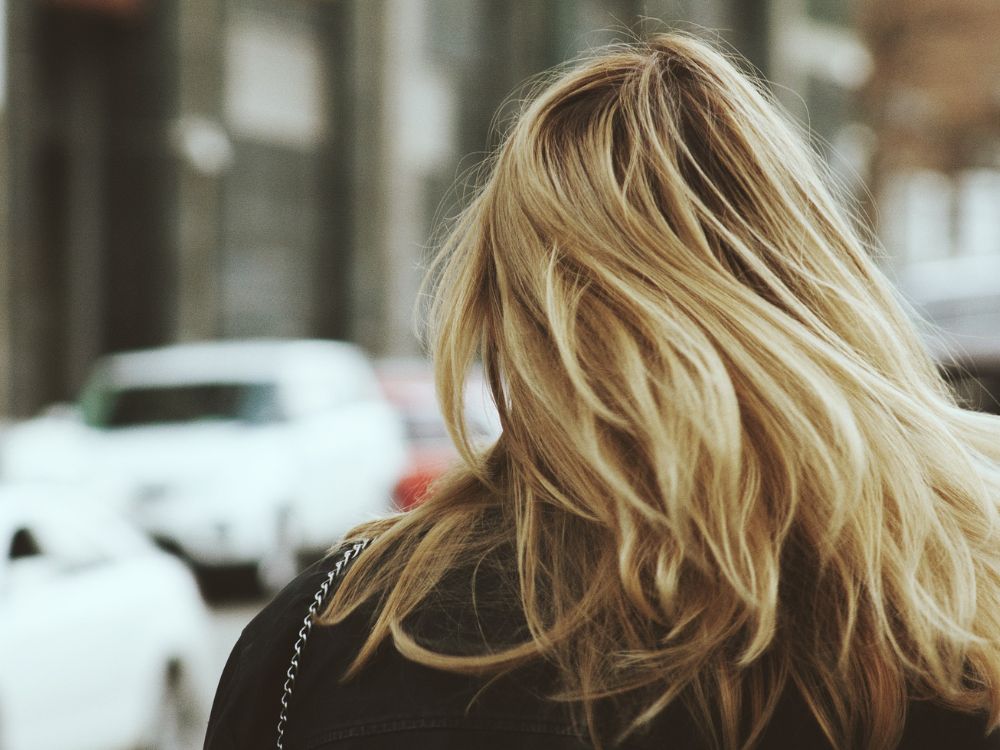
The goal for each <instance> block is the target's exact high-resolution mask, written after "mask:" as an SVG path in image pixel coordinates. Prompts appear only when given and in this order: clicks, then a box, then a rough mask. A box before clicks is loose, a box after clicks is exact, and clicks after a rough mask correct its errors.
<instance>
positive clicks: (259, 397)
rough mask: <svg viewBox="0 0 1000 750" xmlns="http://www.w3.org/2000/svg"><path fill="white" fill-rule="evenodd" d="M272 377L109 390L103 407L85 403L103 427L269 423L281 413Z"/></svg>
mask: <svg viewBox="0 0 1000 750" xmlns="http://www.w3.org/2000/svg"><path fill="white" fill-rule="evenodd" d="M281 411H282V410H281V408H280V404H279V401H278V397H277V386H276V385H275V384H274V383H197V384H187V385H176V386H157V387H145V388H126V389H121V390H109V391H105V393H104V394H103V398H102V403H101V404H100V407H99V408H95V407H94V406H93V405H91V406H90V408H88V409H87V414H88V417H89V419H90V421H91V424H93V425H94V426H98V427H105V428H120V427H136V426H142V425H153V424H167V423H184V422H197V421H213V420H220V421H238V422H244V423H248V424H265V423H270V422H275V421H278V420H280V419H281V416H282V415H281Z"/></svg>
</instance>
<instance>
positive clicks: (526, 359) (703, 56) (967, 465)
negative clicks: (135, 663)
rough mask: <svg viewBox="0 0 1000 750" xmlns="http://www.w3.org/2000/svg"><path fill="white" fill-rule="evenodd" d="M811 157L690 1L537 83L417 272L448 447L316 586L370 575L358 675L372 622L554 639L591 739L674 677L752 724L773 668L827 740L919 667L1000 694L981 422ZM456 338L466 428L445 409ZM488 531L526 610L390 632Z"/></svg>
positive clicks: (958, 687) (734, 729) (987, 466)
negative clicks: (693, 22) (505, 620)
mask: <svg viewBox="0 0 1000 750" xmlns="http://www.w3.org/2000/svg"><path fill="white" fill-rule="evenodd" d="M831 190H832V189H831V185H830V179H829V176H828V175H826V174H825V172H824V170H823V169H822V167H821V166H820V165H819V163H818V160H817V159H816V158H815V156H814V155H813V154H812V153H811V151H810V150H809V148H808V146H807V145H806V144H805V143H804V142H803V138H802V135H801V134H800V133H798V132H796V129H795V128H794V126H792V125H791V124H790V123H789V121H788V120H787V119H786V118H785V117H784V116H783V115H782V114H781V112H780V110H779V109H778V107H777V106H776V105H775V104H774V102H773V101H772V99H771V98H770V97H769V95H768V94H767V93H766V91H765V90H764V89H762V87H761V86H760V85H759V84H758V83H756V82H755V81H753V80H751V79H748V78H747V77H745V76H744V75H743V74H742V73H741V72H740V71H739V70H738V68H737V67H736V66H735V65H734V64H733V63H732V62H731V61H730V60H729V59H727V57H726V56H724V55H723V54H721V53H719V52H718V51H716V50H715V49H714V48H712V47H711V46H710V45H708V44H706V43H705V42H702V41H699V40H697V39H695V38H693V37H690V36H687V35H684V34H676V33H674V34H666V35H660V36H655V37H653V38H651V39H650V40H648V41H647V42H645V43H640V44H636V45H632V46H629V47H623V46H618V47H614V48H610V49H609V50H605V51H603V52H601V53H599V54H597V55H596V56H594V57H593V58H591V59H588V60H585V61H582V62H579V63H577V64H576V65H575V66H574V67H572V68H571V69H569V70H567V71H564V72H562V73H561V74H560V76H559V77H558V78H557V79H556V80H555V81H554V82H553V83H551V85H549V86H548V87H547V88H546V89H545V90H544V91H542V92H541V94H540V95H539V96H538V97H537V98H535V99H534V100H532V101H531V102H530V103H528V104H527V106H526V108H525V109H524V111H523V112H522V113H521V115H520V117H519V118H518V120H517V121H516V123H515V124H514V125H513V127H512V128H511V130H510V131H509V133H508V134H507V136H506V138H505V140H504V142H503V144H502V146H501V147H500V149H499V152H498V154H497V155H496V157H495V160H494V163H493V165H492V169H491V170H490V172H489V174H488V177H487V179H486V181H485V184H484V185H483V186H482V188H481V190H480V191H479V192H478V194H477V195H476V196H475V197H474V199H473V200H472V201H471V203H470V205H469V206H468V208H467V209H466V210H465V211H464V212H463V213H462V214H461V215H460V216H459V217H458V219H457V220H456V221H455V223H454V225H453V227H452V229H451V232H450V234H449V235H448V237H447V239H446V241H445V244H444V247H443V249H442V252H441V254H440V259H439V266H438V267H437V269H436V272H435V276H434V278H435V279H436V288H435V297H434V302H433V307H432V310H431V318H432V321H433V324H434V340H433V350H434V358H435V365H436V374H437V383H438V391H439V397H440V401H441V403H442V405H443V409H444V412H445V416H446V419H447V420H448V423H449V428H450V430H451V432H452V435H453V438H454V439H455V441H456V443H457V445H458V446H459V447H460V450H461V451H462V454H463V459H464V460H463V463H462V466H461V467H460V468H458V469H456V470H455V471H454V472H453V473H452V474H450V475H449V476H448V477H446V478H445V479H444V480H442V481H441V482H439V483H438V484H437V486H436V487H435V488H434V491H433V492H432V494H431V497H430V498H429V499H428V500H427V501H426V502H424V503H423V504H422V505H420V506H418V507H417V508H415V509H414V510H412V511H411V512H409V513H407V514H403V515H398V516H393V517H391V518H388V519H384V520H380V521H376V522H373V523H371V524H368V525H366V526H364V527H361V528H360V529H358V530H357V533H358V534H364V535H371V534H375V535H376V536H377V538H376V541H375V542H374V544H373V545H372V547H371V548H370V549H369V550H368V551H367V552H366V554H365V555H363V556H362V557H361V558H360V559H359V560H358V561H357V563H356V565H355V567H354V568H353V569H352V570H351V571H350V572H349V573H348V576H347V578H346V580H345V581H344V584H343V585H342V586H341V587H340V589H339V590H338V591H337V593H336V595H335V596H334V598H333V599H332V601H331V603H330V605H329V608H328V609H327V612H326V614H325V619H326V620H327V621H330V622H335V621H338V620H340V619H342V618H343V617H345V616H346V615H347V614H349V613H350V612H351V611H353V610H354V609H356V608H357V607H358V606H360V604H362V603H363V602H364V601H366V600H368V599H370V598H372V597H375V598H376V600H377V602H378V606H377V609H376V611H377V618H376V619H375V621H374V625H373V628H372V631H371V635H370V636H369V639H368V641H367V642H366V643H365V645H364V647H363V648H362V649H361V651H360V653H359V655H358V657H357V659H356V660H355V662H354V664H353V665H352V667H351V670H350V672H349V674H354V673H356V672H357V670H359V669H361V668H363V666H364V664H365V663H366V662H367V661H368V660H369V659H370V658H371V656H372V655H373V654H374V652H375V649H376V647H377V646H378V645H379V644H380V643H382V642H383V641H386V640H387V639H392V640H393V642H394V643H395V645H396V647H397V648H398V649H399V650H400V652H401V653H402V654H403V655H404V656H406V657H408V658H411V659H414V660H416V661H419V662H421V663H424V664H427V665H429V666H434V667H439V668H442V669H447V670H456V671H469V672H477V673H484V674H491V673H496V672H499V671H503V670H506V669H510V668H514V667H516V666H518V665H520V664H524V663H526V662H529V661H530V660H533V659H539V658H544V659H546V660H548V661H550V662H552V663H553V664H555V665H556V666H557V668H558V672H559V675H560V676H561V682H560V687H559V690H558V691H557V692H558V697H561V698H563V699H565V700H571V701H573V702H574V705H575V706H577V707H578V708H579V713H580V716H581V717H582V720H583V721H586V723H587V724H588V726H589V729H590V731H591V734H592V735H593V737H594V739H595V742H600V741H603V740H607V739H610V740H615V739H619V738H621V737H624V736H627V735H628V734H630V733H631V732H634V731H636V730H638V729H640V728H642V727H643V726H645V725H647V724H649V723H650V722H651V721H652V720H653V719H654V718H655V716H656V715H657V714H658V713H659V712H660V711H662V710H663V709H665V708H666V707H668V706H670V705H672V704H674V703H678V702H680V703H682V704H683V705H684V706H685V707H686V708H687V709H688V710H689V711H690V712H691V714H692V715H693V716H694V717H695V719H696V720H697V721H698V723H699V725H700V726H701V728H702V730H703V732H704V734H705V735H706V738H707V739H708V740H709V741H710V742H711V743H712V744H713V745H714V746H716V747H720V748H741V747H744V748H749V747H751V746H753V744H754V743H755V742H756V741H757V739H759V737H760V734H761V732H762V730H763V728H764V727H765V725H766V724H767V721H768V720H769V718H770V717H771V715H772V714H773V711H774V709H775V706H776V703H777V701H778V697H779V696H780V695H781V694H782V693H783V692H784V691H785V690H796V691H799V692H800V693H801V695H802V696H803V698H804V700H805V702H806V704H807V705H808V707H809V710H810V711H811V712H812V714H813V715H814V716H815V718H816V720H817V722H818V723H819V725H820V726H821V727H822V729H823V731H824V732H825V734H826V735H827V737H828V738H829V739H830V741H831V742H832V743H833V744H834V746H836V747H841V748H848V747H860V746H864V747H872V748H889V747H893V746H894V745H895V744H896V742H897V741H898V739H899V737H900V736H901V732H902V728H903V724H904V721H905V715H906V707H907V702H908V701H909V700H911V699H930V700H934V701H937V702H940V703H943V704H946V705H948V706H950V707H953V708H955V709H958V710H960V711H967V712H979V711H981V712H985V713H986V714H987V715H988V720H989V725H990V726H991V727H992V726H996V725H998V724H1000V695H998V691H997V688H996V686H997V685H998V684H1000V642H998V638H1000V535H998V530H1000V525H998V520H1000V519H998V510H997V507H998V506H997V500H998V497H1000V472H998V465H1000V441H997V439H996V436H997V434H1000V431H998V427H1000V423H998V421H997V419H996V418H993V417H988V416H986V415H980V414H975V413H972V412H968V411H965V410H962V409H961V408H959V407H958V406H957V405H956V403H955V401H954V399H953V397H952V396H951V394H950V392H949V391H948V389H947V387H946V386H945V385H944V383H943V381H942V380H941V378H940V376H939V374H938V373H937V371H936V369H935V367H934V364H933V362H932V361H931V359H930V358H929V356H928V355H927V354H926V352H925V349H924V347H923V345H922V344H921V342H920V341H919V338H918V336H917V334H916V333H915V331H914V328H913V324H912V323H911V321H910V319H909V317H908V315H907V312H906V310H905V309H904V307H903V305H902V303H901V302H900V301H899V300H898V299H897V298H896V295H895V293H894V292H893V290H892V288H891V287H890V285H889V284H888V282H887V281H886V280H885V279H884V277H883V275H882V274H881V272H880V271H879V270H878V268H877V267H876V265H875V263H874V262H873V260H872V259H871V257H870V253H871V251H872V248H873V245H872V241H871V240H870V239H869V238H867V237H864V236H862V235H861V233H860V230H859V229H858V227H857V226H855V224H854V223H853V222H852V221H851V220H850V219H849V218H848V217H847V215H846V214H845V211H844V208H843V207H842V206H841V205H840V204H839V203H838V201H837V200H835V198H834V197H833V195H832V192H831ZM477 358H479V359H481V361H482V365H483V368H484V371H485V373H486V377H487V380H488V383H489V386H490V388H491V390H492V393H493V397H494V399H495V401H496V405H497V408H498V411H499V414H500V419H501V423H502V427H503V432H502V435H501V437H500V438H499V440H498V442H497V443H496V444H495V445H493V446H491V447H490V448H488V449H487V450H479V449H477V448H476V447H475V446H474V445H473V444H472V443H471V441H470V439H469V436H468V433H467V430H466V428H465V424H464V421H463V414H462V411H463V409H462V400H461V394H462V393H463V388H464V380H465V374H466V372H467V371H468V369H469V367H470V365H471V364H472V363H473V362H474V361H475V360H476V359H477ZM498 551H504V553H503V554H504V555H508V556H509V557H507V564H508V566H509V569H510V570H511V571H514V572H513V573H512V574H511V581H510V589H509V590H510V591H511V592H513V593H512V606H516V607H517V608H518V609H520V610H522V611H523V614H524V621H525V625H526V630H525V633H524V637H523V639H522V640H520V641H519V642H517V643H512V644H503V645H502V647H498V646H497V644H485V645H484V646H483V648H481V649H479V650H478V651H477V652H476V653H471V654H470V653H464V652H463V653H457V652H456V651H455V649H454V644H449V643H448V642H445V641H443V642H437V643H430V642H428V641H427V640H426V639H422V638H421V637H420V635H419V634H418V633H414V632H412V631H411V629H410V628H409V627H408V622H410V621H411V618H412V616H413V615H414V614H415V613H418V612H419V611H420V608H421V607H422V606H425V605H426V604H427V602H428V601H429V600H430V599H432V598H433V596H434V593H435V591H436V589H437V588H438V587H439V586H440V585H441V583H442V581H443V580H444V579H445V577H446V576H447V575H448V574H449V573H450V572H451V571H454V570H457V569H461V568H462V567H463V566H464V567H469V568H475V567H476V566H477V565H480V564H482V563H483V561H484V560H487V559H490V555H491V554H492V555H494V556H495V555H496V554H497V553H498ZM469 593H470V595H471V592H469ZM602 701H612V702H615V701H618V702H620V703H621V705H622V706H624V708H623V709H622V710H623V711H624V713H620V714H618V715H619V716H620V717H625V718H624V720H622V721H621V722H620V723H619V724H617V725H615V726H614V727H613V730H614V731H612V732H608V731H607V729H608V728H607V725H605V724H603V723H602V719H601V717H600V715H599V710H598V707H599V705H600V704H601V703H602Z"/></svg>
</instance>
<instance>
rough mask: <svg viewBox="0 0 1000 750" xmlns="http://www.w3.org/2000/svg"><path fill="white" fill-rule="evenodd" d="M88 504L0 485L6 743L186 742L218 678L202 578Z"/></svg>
mask: <svg viewBox="0 0 1000 750" xmlns="http://www.w3.org/2000/svg"><path fill="white" fill-rule="evenodd" d="M88 500H90V498H81V497H80V492H79V491H78V490H70V489H61V490H60V489H58V488H55V489H54V488H52V487H45V486H13V487H11V486H0V552H2V556H0V665H2V667H0V747H2V748H3V749H4V750H116V749H118V748H123V749H124V748H135V747H157V748H160V749H161V750H167V748H169V749H170V750H174V748H181V747H193V746H194V743H195V742H196V741H197V738H198V735H199V734H200V733H202V732H203V731H204V722H205V720H206V716H205V714H206V710H207V706H208V705H209V704H210V698H211V697H210V695H207V694H206V688H207V687H208V686H209V685H210V684H211V680H212V676H213V675H211V674H209V673H208V672H207V671H206V670H208V669H210V665H211V661H210V657H211V655H210V654H209V653H207V652H206V643H207V642H208V640H209V639H208V627H209V624H208V614H207V611H206V609H205V605H204V603H203V601H202V599H201V595H200V593H199V592H198V588H197V584H196V583H195V581H194V578H193V576H192V575H191V572H190V571H189V570H188V569H187V568H186V567H185V566H184V564H183V563H182V562H181V561H179V560H177V559H176V558H175V557H172V556H170V555H167V554H165V553H164V552H162V551H160V550H158V549H157V548H156V547H155V546H153V545H152V544H151V543H150V542H149V541H148V540H147V539H146V538H145V537H144V536H143V535H142V534H141V533H140V532H138V531H136V530H135V529H133V528H132V526H131V525H129V524H128V523H127V522H126V521H124V520H123V519H121V518H120V517H117V516H116V515H115V514H114V513H112V512H111V511H109V510H108V509H106V508H105V509H102V508H101V507H100V506H99V505H96V506H95V504H93V503H92V502H88Z"/></svg>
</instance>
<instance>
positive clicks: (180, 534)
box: [3, 340, 406, 588]
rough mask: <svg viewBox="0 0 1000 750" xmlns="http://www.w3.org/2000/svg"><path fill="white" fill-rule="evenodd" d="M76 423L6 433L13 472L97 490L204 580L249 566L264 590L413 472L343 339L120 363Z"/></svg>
mask: <svg viewBox="0 0 1000 750" xmlns="http://www.w3.org/2000/svg"><path fill="white" fill-rule="evenodd" d="M79 412H80V417H79V418H78V419H77V420H76V422H75V423H73V422H72V420H69V421H67V419H66V418H65V417H59V416H56V417H52V416H49V417H43V418H40V419H39V420H36V422H35V424H34V425H22V426H20V427H14V428H11V430H9V431H8V435H7V439H6V441H5V447H4V456H3V458H4V473H5V475H7V476H25V475H27V476H38V475H40V474H42V475H45V474H51V472H55V473H56V474H57V475H58V474H60V472H62V474H61V476H63V477H64V478H69V477H73V478H75V479H77V480H82V481H90V482H93V483H99V484H100V485H101V486H102V491H103V492H104V494H105V495H106V496H108V497H116V498H118V499H119V502H120V503H121V504H122V505H124V506H125V508H126V510H127V512H128V514H129V515H130V516H131V517H132V519H133V520H134V521H135V522H137V523H138V524H139V525H140V526H141V527H142V528H144V529H145V530H146V531H147V532H149V533H150V534H151V535H152V536H153V537H154V538H155V539H156V540H157V541H158V542H159V543H160V544H161V545H162V546H164V547H165V548H168V549H173V550H175V551H177V552H180V553H181V554H183V556H184V557H186V558H188V559H189V560H191V561H192V562H194V563H195V564H197V565H199V566H202V567H222V566H225V567H229V566H243V565H247V566H255V567H256V570H257V574H258V577H259V579H260V580H261V582H262V583H263V584H264V585H265V587H267V588H275V587H277V586H280V585H282V584H284V583H285V582H287V580H288V579H290V578H291V577H292V575H293V574H294V573H295V571H296V569H297V567H298V563H299V561H301V560H303V559H307V558H309V557H312V556H317V557H318V556H319V555H320V554H322V552H323V551H324V550H325V549H327V548H328V547H329V546H330V545H332V544H334V543H336V542H337V541H338V540H339V539H340V538H341V536H342V535H343V534H344V533H345V532H346V531H347V530H348V529H349V528H350V527H352V526H354V525H355V524H357V523H359V522H361V521H364V520H367V519H369V518H372V517H375V516H377V515H380V514H382V513H385V512H388V511H389V510H391V503H392V500H391V496H392V489H393V487H394V485H395V483H396V481H397V480H398V478H399V476H400V474H401V472H402V470H403V468H404V465H405V461H406V446H405V438H404V428H403V425H402V421H401V418H400V417H399V415H398V414H397V413H396V411H395V410H394V409H393V407H392V406H391V405H390V404H389V403H388V402H387V401H386V399H385V397H384V396H383V395H382V394H381V391H380V390H379V388H378V384H377V382H376V379H375V375H374V373H373V371H372V367H371V365H370V363H369V360H368V358H367V357H366V356H365V355H364V353H363V352H362V351H361V350H360V349H359V348H358V347H356V346H354V345H351V344H346V343H341V342H333V341H300V340H297V341H281V340H275V341H222V342H206V343H196V344H180V345H175V346H168V347H164V348H160V349H150V350H145V351H137V352H128V353H123V354H116V355H111V356H109V357H106V358H104V359H103V360H102V361H100V362H99V363H98V365H97V367H96V368H95V371H94V373H93V376H92V377H91V378H90V381H89V383H88V385H87V386H86V388H85V389H84V393H83V395H82V397H81V399H80V404H79ZM47 453H48V455H46V454H47ZM56 464H59V466H56ZM60 467H61V468H60ZM67 475H68V476H67Z"/></svg>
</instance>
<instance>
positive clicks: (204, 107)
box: [170, 0, 232, 341]
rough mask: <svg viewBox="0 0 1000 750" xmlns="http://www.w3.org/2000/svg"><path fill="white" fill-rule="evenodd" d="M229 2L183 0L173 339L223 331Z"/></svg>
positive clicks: (175, 130)
mask: <svg viewBox="0 0 1000 750" xmlns="http://www.w3.org/2000/svg"><path fill="white" fill-rule="evenodd" d="M224 22H225V13H224V3H223V1H222V0H177V117H176V119H175V120H174V122H173V124H172V127H171V132H170V139H171V145H172V147H173V150H174V153H175V156H176V158H177V183H176V219H175V232H176V245H177V256H176V262H177V296H176V301H175V305H176V313H175V315H176V319H175V323H174V335H173V338H175V339H176V340H179V341H185V340H192V339H203V338H211V337H214V336H217V335H218V334H219V332H220V326H221V316H222V312H221V309H220V308H221V293H220V279H219V277H220V254H221V248H222V242H223V237H222V181H223V176H224V173H225V170H226V168H227V167H228V165H229V161H230V159H231V148H232V147H231V145H230V143H229V139H228V136H227V134H226V130H225V128H224V126H223V120H222V117H223V116H222V107H223V90H222V89H223V81H224V72H225V71H224V64H225V61H224V46H225V45H224V39H225V37H224V33H225V29H224Z"/></svg>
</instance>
